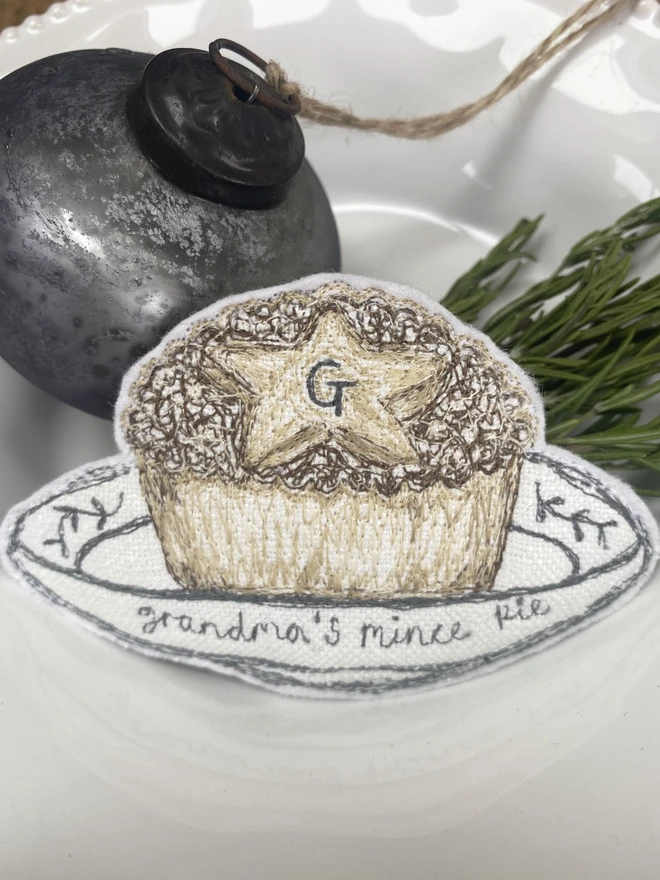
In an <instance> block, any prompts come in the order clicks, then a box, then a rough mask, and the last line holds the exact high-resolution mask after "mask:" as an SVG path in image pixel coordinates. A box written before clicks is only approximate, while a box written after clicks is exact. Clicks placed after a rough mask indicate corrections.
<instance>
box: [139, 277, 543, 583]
mask: <svg viewBox="0 0 660 880" xmlns="http://www.w3.org/2000/svg"><path fill="white" fill-rule="evenodd" d="M337 352H339V355H338V356H337V357H336V358H335V357H334V354H335V353H337ZM280 362H281V363H282V364H283V366H282V367H281V369H280V368H279V367H278V368H276V367H275V366H274V365H275V364H279V363H280ZM333 364H337V365H339V366H338V367H337V368H336V369H337V370H339V375H341V376H342V377H343V378H341V379H339V380H335V379H331V380H330V381H331V382H337V381H339V382H340V383H341V384H340V385H339V387H340V388H341V389H342V391H341V394H342V400H343V394H344V392H345V393H346V401H345V404H346V407H347V409H346V412H344V410H343V409H342V408H341V407H339V408H338V407H337V406H336V402H335V404H333V405H332V406H330V407H326V406H324V405H323V400H322V399H321V398H319V397H318V394H317V389H316V386H314V388H313V391H312V393H310V374H311V373H312V371H313V370H314V368H315V367H317V366H319V365H321V366H322V368H323V369H325V370H328V369H333V370H334V369H335V367H334V366H333ZM340 367H341V369H340ZM278 369H279V372H278ZM333 375H334V374H333ZM292 377H293V378H292ZM317 377H318V371H317V372H316V373H314V374H313V376H312V380H313V381H314V382H316V381H317ZM346 377H348V378H346ZM325 381H327V378H326V380H325ZM370 382H371V385H369V383H370ZM362 385H365V386H368V387H367V391H368V393H367V392H366V391H364V390H363V389H362V388H361V386H362ZM328 387H329V388H330V389H332V388H333V387H334V388H335V391H334V392H332V394H333V395H334V394H336V393H337V392H336V388H337V386H336V385H334V386H333V385H331V386H327V387H326V391H327V390H328ZM319 388H320V386H319ZM360 394H362V397H360ZM379 395H381V397H382V399H378V398H379ZM383 395H384V396H383ZM370 396H371V397H370ZM326 397H327V395H326ZM271 398H272V399H271ZM294 398H295V401H294V400H293V399H294ZM264 399H268V400H270V403H269V404H268V406H266V408H265V410H264V406H263V401H264ZM324 399H325V397H324ZM332 399H334V398H332ZM292 401H293V402H292ZM319 401H320V405H319ZM353 406H355V407H356V408H355V411H351V407H353ZM262 410H263V411H264V412H265V415H263V413H262V416H260V415H259V413H260V412H262ZM338 410H339V413H338ZM393 413H394V415H393ZM346 420H347V421H346ZM362 423H364V424H362ZM371 423H373V424H371ZM342 424H344V425H346V424H349V425H350V426H351V427H350V431H349V430H348V429H346V428H345V427H336V426H337V425H340V426H341V425H342ZM123 427H124V431H125V434H126V437H127V439H128V441H129V443H130V444H131V445H132V446H133V448H134V450H135V453H136V458H137V462H138V466H139V470H140V474H141V483H142V488H143V492H144V495H145V497H146V499H147V502H148V504H149V507H150V510H151V513H152V516H153V520H154V525H155V527H156V530H157V532H158V535H159V538H160V540H161V543H162V546H163V550H164V553H165V558H166V561H167V565H168V568H169V570H170V572H171V573H172V575H173V577H175V579H176V580H177V581H178V582H179V583H181V584H183V585H184V586H187V587H191V588H213V587H216V588H224V589H237V590H241V591H244V592H250V591H258V592H269V593H272V594H291V593H299V594H316V595H319V594H321V595H323V594H325V595H340V596H355V597H365V598H366V597H374V596H387V595H402V596H403V595H413V594H424V593H427V594H428V593H443V594H451V593H456V592H460V591H463V590H472V591H475V592H478V591H481V590H487V589H490V588H491V586H492V584H493V580H494V578H495V574H496V573H497V569H498V567H499V563H500V560H501V557H502V553H503V550H504V542H505V538H506V532H507V528H508V525H509V522H510V519H511V514H512V510H513V505H514V502H515V498H516V495H517V487H518V481H519V475H520V468H521V465H522V460H523V452H524V450H525V449H526V448H528V447H529V446H530V445H531V444H532V442H533V440H534V439H535V436H536V433H537V424H536V417H535V415H534V413H533V410H532V407H531V403H530V401H529V400H528V399H527V395H526V393H525V392H524V390H523V389H522V387H521V386H520V385H519V383H518V382H517V381H516V380H515V378H514V377H513V376H511V375H510V373H509V370H508V368H507V367H506V366H505V365H503V364H501V363H499V362H497V361H495V360H494V359H493V358H492V356H491V355H490V354H489V353H488V351H487V350H486V348H485V346H484V345H483V344H482V343H480V342H479V341H477V340H475V339H473V338H472V337H470V336H467V335H466V336H463V335H461V334H458V333H456V332H455V331H454V330H453V329H452V327H451V325H450V324H449V323H448V322H447V321H446V320H445V319H444V318H442V317H440V316H438V315H435V314H431V313H429V312H427V311H426V310H425V309H424V308H423V307H421V306H420V305H418V304H417V303H414V302H412V301H405V300H400V299H398V298H395V297H391V296H390V295H388V294H386V293H385V292H384V291H382V290H378V289H373V288H371V289H367V290H364V291H356V290H353V289H352V288H351V287H349V286H348V285H346V284H341V283H334V284H329V285H325V286H324V287H322V288H321V289H320V290H318V291H316V292H314V293H313V294H306V293H301V292H296V291H293V292H287V293H284V294H280V295H278V296H276V297H273V298H272V299H269V300H253V301H249V302H246V303H243V304H241V305H240V306H230V307H228V308H226V309H224V310H221V311H220V312H219V314H218V316H217V317H216V318H214V319H210V320H207V321H202V322H200V323H199V324H198V325H196V326H194V327H193V328H192V329H191V330H190V331H189V332H188V334H187V337H186V338H185V339H182V340H175V341H173V342H171V343H169V344H168V346H166V348H165V350H164V351H163V353H162V354H161V355H160V356H159V357H157V358H154V359H152V360H151V361H148V362H147V363H146V364H145V365H144V366H143V367H142V370H141V372H140V375H139V378H138V380H137V382H135V383H134V385H133V388H132V389H131V392H130V394H129V404H128V406H127V407H126V409H125V411H124V414H123ZM381 429H382V430H381ZM342 431H343V432H344V433H342ZM383 431H384V433H383ZM259 432H260V433H261V434H262V435H263V436H262V438H261V440H260V441H259V443H260V444H261V445H259V443H258V444H257V453H258V454H254V450H253V448H252V447H251V445H250V444H251V442H252V440H251V434H252V435H254V434H256V433H259ZM356 437H357V440H356ZM374 438H375V440H374ZM252 446H254V443H252ZM271 447H272V448H271Z"/></svg>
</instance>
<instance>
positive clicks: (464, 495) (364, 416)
mask: <svg viewBox="0 0 660 880" xmlns="http://www.w3.org/2000/svg"><path fill="white" fill-rule="evenodd" d="M115 426H116V436H117V441H118V445H119V447H120V449H121V454H120V455H118V456H115V457H113V458H110V459H106V460H105V461H101V462H96V463H93V464H90V465H88V466H87V467H84V468H82V469H80V470H78V471H75V472H73V473H71V474H68V475H67V476H65V477H64V478H62V479H61V480H59V481H58V482H57V483H54V484H52V485H50V486H48V487H46V488H45V489H44V490H42V491H41V492H39V493H37V494H36V495H35V496H33V497H32V498H31V499H29V500H28V501H27V502H25V503H23V504H20V505H18V506H17V507H16V508H14V509H13V510H12V511H11V512H10V513H9V515H8V516H7V518H6V520H5V522H4V524H3V527H2V543H3V547H4V560H5V565H6V567H7V568H8V570H9V571H10V572H12V573H13V574H14V575H15V577H16V578H17V579H18V580H19V581H21V582H23V583H24V584H25V585H26V586H27V587H29V588H30V589H31V590H33V591H35V592H36V593H38V594H40V595H41V596H43V597H44V598H46V599H48V600H49V601H51V602H52V603H53V604H55V605H57V606H59V607H61V608H63V609H65V610H66V611H68V612H69V613H70V614H71V615H73V616H74V617H75V618H77V619H78V620H80V621H81V622H83V623H85V624H87V625H88V626H90V627H91V628H93V629H94V630H95V631H97V632H98V633H100V634H101V635H104V636H106V637H108V638H111V639H114V640H116V641H118V642H119V643H121V644H122V645H124V646H126V647H129V648H132V649H134V650H136V651H141V652H143V653H144V654H147V655H149V656H153V657H160V658H165V659H170V660H176V661H179V662H183V663H188V664H191V665H193V666H200V667H205V668H209V669H214V670H218V671H221V672H225V673H228V674H231V675H235V676H238V677H240V678H244V679H247V680H249V681H252V682H256V683H259V684H262V685H264V686H266V687H269V688H273V689H277V690H280V691H283V692H286V693H292V694H293V693H295V694H303V695H310V696H330V697H338V696H364V695H369V694H379V693H383V692H387V691H399V690H401V689H403V688H411V687H417V688H422V687H430V686H433V685H437V684H442V683H447V682H453V681H455V680H457V679H458V678H460V677H466V676H469V675H474V674H477V673H480V672H483V671H486V670H491V669H494V668H496V667H498V666H502V665H504V664H506V663H509V662H511V661H513V660H515V659H517V658H519V657H521V656H523V655H525V654H529V653H531V652H534V651H538V650H540V649H542V648H544V647H546V646H549V645H551V644H553V643H554V642H557V641H558V640H560V639H561V638H563V637H564V636H565V635H568V634H569V633H571V632H575V631H577V630H579V629H581V628H583V627H584V626H586V625H588V624H589V623H591V622H593V621H595V620H597V619H598V618H599V617H601V616H603V615H604V614H606V613H609V612H610V611H612V610H614V609H616V608H617V607H619V606H620V605H622V604H623V603H624V602H625V601H627V600H628V599H630V598H631V597H632V596H633V595H634V593H635V592H636V591H637V590H639V589H640V587H642V586H643V585H644V584H645V583H646V581H647V580H648V579H649V577H650V575H651V573H652V571H653V568H654V565H655V562H656V559H657V555H658V548H659V546H660V540H659V536H658V529H657V526H656V524H655V521H654V520H653V518H652V517H651V515H650V513H649V511H648V510H647V508H646V506H645V505H644V504H643V503H642V502H641V501H640V500H639V499H638V498H637V496H636V495H635V494H634V493H633V492H632V491H631V490H630V489H629V488H628V487H627V486H625V485H624V484H623V483H621V482H619V481H618V480H616V479H614V478H613V477H611V476H608V475H606V474H605V473H603V472H602V471H600V470H598V469H597V468H595V467H593V466H592V465H589V464H587V463H586V462H584V461H582V460H581V459H579V458H577V457H575V456H572V455H570V454H568V453H566V452H564V451H561V450H559V449H556V448H553V447H551V446H546V445H545V441H544V424H543V406H542V402H541V399H540V397H539V394H538V392H537V390H536V389H535V388H534V386H533V384H532V382H531V381H530V380H529V378H528V377H527V376H526V375H525V374H524V373H523V372H522V371H521V370H520V369H519V368H518V367H517V366H516V365H515V364H514V363H513V362H512V361H511V360H510V359H508V358H507V357H506V356H505V355H504V354H503V353H502V352H500V351H498V350H497V349H496V348H495V347H494V345H493V344H492V343H491V342H490V341H489V340H488V339H487V338H486V337H484V336H483V335H482V334H480V333H478V332H477V331H475V330H473V329H472V328H470V327H467V326H465V325H463V324H461V323H460V322H459V321H457V320H456V319H455V318H454V317H453V316H452V315H450V314H449V313H448V312H446V311H445V310H444V309H443V308H442V307H441V306H439V305H437V304H436V303H434V302H432V301H431V300H429V299H427V298H426V297H424V296H422V295H421V294H419V293H417V292H415V291H413V290H411V289H410V288H406V287H400V286H397V285H393V284H386V283H383V282H375V281H372V280H370V279H364V278H357V277H352V276H341V275H337V276H315V277H312V278H308V279H305V280H303V281H299V282H296V283H294V284H290V285H285V286H282V287H277V288H272V289H269V290H264V291H258V292H254V293H249V294H243V295H240V296H237V297H233V298H230V299H226V300H223V301H222V302H220V303H218V304H217V305H215V306H213V308H211V309H208V310H206V311H205V312H202V313H200V314H198V315H197V316H195V317H194V318H193V319H191V320H188V321H186V322H184V323H183V324H181V325H180V326H179V327H178V328H177V329H176V330H175V331H174V332H172V333H171V334H169V336H168V337H167V338H166V339H165V340H164V341H163V343H162V344H161V345H159V346H158V347H157V348H156V349H155V350H154V351H153V352H151V353H150V354H148V355H147V356H146V357H144V358H143V359H142V360H141V361H140V362H139V363H138V364H137V365H136V366H135V367H133V368H132V369H131V371H130V372H129V373H128V375H127V376H126V377H125V380H124V384H123V387H122V392H121V395H120V398H119V402H118V405H117V414H116V422H115Z"/></svg>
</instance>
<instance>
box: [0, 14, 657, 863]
mask: <svg viewBox="0 0 660 880" xmlns="http://www.w3.org/2000/svg"><path fill="white" fill-rule="evenodd" d="M577 5H578V3H577V0H575V2H572V0H571V2H568V0H561V2H559V0H557V2H554V0H552V2H550V0H536V2H533V0H497V2H493V0H361V2H358V0H314V2H311V0H307V2H302V0H295V2H294V0H251V2H248V0H232V2H231V3H230V2H229V0H226V2H220V0H187V2H160V3H147V2H144V0H142V2H135V0H96V2H94V3H93V4H91V6H90V4H89V3H88V2H86V0H76V2H73V3H66V4H58V6H57V7H56V8H54V10H53V12H52V13H51V14H50V15H49V16H48V17H46V18H45V19H44V20H39V19H33V20H31V21H29V22H28V23H27V24H26V26H25V27H23V28H22V29H20V30H18V31H12V32H10V33H9V34H8V35H6V36H5V38H4V40H3V42H2V53H1V58H2V62H1V63H2V66H3V70H4V71H7V70H10V69H12V68H14V67H16V66H19V65H20V64H22V63H25V62H27V61H29V60H32V59H33V58H36V57H39V56H42V55H46V54H50V53H53V52H56V51H61V50H64V49H69V48H85V47H92V46H111V45H115V46H116V45H119V46H124V47H127V48H134V49H142V50H150V51H158V50H160V49H162V48H166V47H168V46H170V45H195V46H200V47H203V46H205V45H206V44H207V43H208V42H209V41H210V39H211V38H214V37H219V36H228V37H231V38H233V39H236V40H238V41H242V42H244V43H246V44H247V45H249V46H250V47H251V48H252V49H254V50H255V51H257V52H258V53H260V54H262V55H265V56H267V57H270V56H272V57H276V58H277V59H278V60H280V61H281V62H282V63H283V64H284V65H285V66H287V67H289V68H290V70H291V72H292V73H293V74H294V75H296V76H298V77H299V78H300V79H301V80H302V81H304V82H305V83H306V84H309V85H313V86H316V89H317V93H318V94H319V95H320V96H321V97H332V98H334V99H337V100H347V98H348V97H350V98H351V100H352V103H353V105H354V109H355V110H356V111H359V112H368V113H372V114H379V113H387V114H390V113H416V112H432V111H435V110H438V109H447V108H449V107H451V106H455V105H458V104H460V103H461V102H463V101H466V100H471V99H473V98H475V97H477V96H478V95H480V94H482V93H483V92H484V91H485V90H487V89H489V88H490V87H491V86H492V85H493V84H494V83H495V82H496V81H498V80H499V79H500V78H501V77H502V76H503V75H504V74H505V73H506V72H507V71H508V70H510V69H511V67H512V66H513V65H514V64H515V63H516V61H518V60H519V59H520V58H521V57H522V55H523V54H524V53H525V52H526V51H527V50H528V49H530V48H531V46H532V45H533V44H534V43H535V42H536V41H537V40H539V39H540V38H542V37H543V36H545V35H546V33H548V32H549V31H550V30H551V29H552V28H553V27H554V26H555V25H556V24H557V23H558V21H559V19H560V17H561V16H562V15H563V14H565V13H568V12H570V11H572V10H574V9H575V8H576V7H577ZM659 50H660V10H658V6H657V3H656V2H655V0H642V2H641V3H640V4H639V5H638V8H637V11H636V12H635V13H634V15H633V16H632V17H631V18H630V19H629V20H628V21H627V22H625V23H622V24H620V25H617V26H616V27H615V28H612V29H610V30H608V31H607V32H604V33H601V34H600V35H598V36H597V37H592V38H590V39H589V40H588V41H587V44H586V45H585V47H584V48H583V49H581V50H580V51H578V52H573V53H571V54H570V56H569V57H568V58H567V59H566V60H565V61H562V62H560V63H559V64H558V65H555V66H554V69H553V70H552V71H550V72H547V73H546V74H545V75H543V76H539V75H537V76H535V79H534V81H533V82H532V83H530V84H528V85H527V86H525V87H524V88H523V89H521V90H520V92H519V93H517V94H516V95H514V96H512V97H510V98H509V99H507V100H506V101H505V102H504V103H503V104H502V105H501V106H499V107H497V108H495V109H494V110H493V111H491V112H489V113H488V114H487V115H486V116H484V117H483V118H481V119H479V120H477V121H476V122H474V123H472V124H471V125H470V126H469V127H467V128H466V129H464V130H462V131H458V132H456V133H454V134H452V135H450V136H448V137H446V138H444V139H442V140H441V141H440V142H438V143H433V144H399V143H397V142H395V141H387V140H378V139H377V138H375V137H369V136H355V135H352V136H348V135H346V134H345V133H343V132H337V131H310V132H308V134H307V141H308V148H309V150H308V151H309V156H310V158H311V160H312V162H313V164H314V165H315V166H316V168H317V170H318V171H319V173H320V174H321V177H322V179H323V180H324V182H325V183H326V185H327V186H328V189H329V191H330V194H331V197H332V199H333V202H334V204H335V205H336V207H337V210H338V217H339V222H340V227H341V232H342V235H343V243H344V268H345V270H346V271H351V272H356V273H363V274H370V275H376V276H382V277H386V278H388V279H390V280H393V281H407V282H411V283H413V284H414V285H416V286H418V287H420V288H421V289H423V290H426V291H427V292H429V293H431V294H432V295H434V296H436V297H439V296H440V295H441V294H442V292H443V290H444V289H446V287H447V285H448V284H449V283H450V282H451V281H452V280H453V278H454V277H455V276H456V274H457V273H459V272H460V271H461V270H463V269H464V268H467V267H468V266H469V265H470V263H471V262H472V261H473V260H474V259H475V258H476V257H478V256H479V255H480V254H482V253H483V251H484V249H485V247H487V245H488V243H489V242H492V241H493V240H494V238H495V237H496V236H498V235H500V234H501V233H503V232H504V231H505V230H506V229H508V228H509V227H511V226H512V225H513V223H514V222H515V221H516V220H517V219H518V218H519V217H520V216H522V215H523V214H526V215H534V214H536V213H538V212H540V211H545V212H546V215H547V219H546V222H545V227H544V228H545V233H544V235H543V236H542V244H543V259H542V261H541V265H540V267H539V270H538V271H541V270H542V269H544V268H548V267H550V266H551V265H552V264H553V263H554V262H555V261H556V259H557V257H558V256H559V255H560V253H561V251H562V250H563V249H564V248H565V247H566V246H567V245H568V244H570V243H571V241H572V240H573V239H575V238H576V237H577V236H579V235H582V234H584V233H586V232H588V231H589V230H591V229H592V228H595V227H597V226H599V225H602V224H604V223H606V222H609V221H610V220H611V219H613V218H614V217H615V216H616V215H617V214H619V213H620V212H622V211H623V210H625V209H627V208H629V207H632V206H633V205H634V204H635V203H637V202H638V201H639V200H641V199H645V198H648V197H650V196H652V195H654V194H657V192H658V189H657V187H658V186H660V167H659V165H658V158H657V157H658V155H660V115H659V113H660V60H659V59H660V51H659ZM655 265H656V267H657V266H658V262H657V261H656V263H655ZM650 269H651V264H650V263H647V265H646V267H645V269H644V271H645V272H649V271H650ZM112 451H113V449H112V442H111V432H110V428H109V426H108V425H104V424H102V423H101V422H99V421H96V420H94V419H92V418H90V417H87V416H84V415H82V414H78V413H74V412H73V411H72V410H69V409H67V408H66V407H64V406H61V405H59V404H57V403H55V402H54V401H51V400H48V399H47V398H46V397H45V396H44V395H42V394H40V393H39V392H37V391H36V390H34V389H31V388H30V387H29V386H28V385H27V383H25V382H24V381H23V380H21V379H20V378H19V377H17V376H16V375H15V374H14V373H13V372H12V371H11V370H9V368H7V367H2V368H1V369H0V493H1V494H0V505H1V506H2V507H3V508H4V509H6V508H7V507H9V506H10V504H12V503H14V502H15V501H17V500H19V499H20V498H22V497H24V496H25V495H27V494H29V493H30V492H31V491H33V490H34V489H36V488H37V487H38V486H39V485H40V484H41V483H43V482H45V481H47V480H50V479H52V478H54V477H56V476H57V475H58V474H59V473H60V472H61V471H63V470H66V469H68V468H69V467H72V466H74V465H76V464H81V463H83V462H84V461H86V460H89V459H97V458H101V457H103V456H104V455H106V454H110V453H111V452H112ZM659 625H660V582H658V581H657V580H656V581H655V582H654V583H653V584H652V585H651V586H650V587H649V588H648V589H647V590H646V591H645V593H644V594H642V595H641V596H640V597H638V598H637V599H636V600H635V601H634V602H633V603H632V604H631V605H629V606H628V607H626V608H625V609H623V610H622V611H621V612H620V613H619V614H618V615H616V616H614V617H611V618H608V619H607V620H605V621H604V622H602V623H600V624H598V625H597V626H595V627H593V628H592V629H590V630H589V631H587V632H586V633H583V634H582V635H580V636H579V637H576V638H575V639H572V640H570V641H568V642H565V643H563V644H562V645H561V646H559V647H558V648H555V649H553V650H550V651H547V652H545V653H543V654H541V655H539V656H537V657H534V658H531V659H528V660H526V661H525V662H524V663H521V664H518V665H517V666H514V667H511V668H510V669H508V670H505V671H502V672H499V673H496V674H494V675H492V676H487V677H484V678H482V679H479V680H476V681H474V682H468V683H467V684H461V685H459V686H456V687H453V688H448V689H445V690H442V691H438V692H436V693H433V694H429V695H425V696H419V697H412V696H411V697H403V698H391V699H388V700H384V701H379V702H371V703H368V704H354V703H352V704H319V703H314V702H298V701H294V700H286V699H284V698H282V697H277V696H274V695H270V694H267V693H264V692H262V691H259V690H257V689H254V688H250V687H247V686H245V685H242V684H240V683H236V682H231V681H227V680H224V679H221V678H219V677H216V676H213V675H211V674H204V673H200V672H196V671H192V670H185V669H181V668H177V667H173V666H170V665H166V664H164V663H157V662H149V661H146V660H143V659H142V658H140V657H137V656H134V655H131V654H128V653H126V652H123V651H122V650H120V649H119V648H117V647H115V646H113V645H111V644H108V643H106V642H103V641H102V640H100V639H98V638H95V637H94V636H92V635H91V634H87V633H85V632H83V631H82V630H80V629H79V628H75V627H73V626H70V625H69V624H68V623H67V622H66V621H64V620H62V619H61V618H60V617H58V616H56V615H54V614H53V612H52V610H51V609H49V608H47V607H45V606H42V605H40V604H38V603H36V602H35V601H34V600H33V599H32V598H31V597H29V596H24V595H23V594H21V593H18V592H15V591H13V590H12V588H11V586H10V584H9V583H8V581H7V580H6V579H5V581H3V584H2V606H1V610H0V713H2V714H1V715H0V718H1V723H0V746H1V748H0V790H1V791H2V797H0V876H2V877H3V880H4V878H10V880H14V878H21V880H23V878H30V880H33V878H36V880H41V878H48V880H56V878H67V880H68V878H81V880H82V878H85V880H87V878H115V877H118V876H123V877H125V878H134V877H135V878H138V877H140V878H141V877H145V876H146V877H158V878H163V880H170V878H172V880H174V878H188V877H195V878H200V880H206V878H209V880H211V878H216V877H223V878H227V880H234V878H237V880H239V878H240V880H242V878H250V880H260V878H268V880H279V878H282V880H284V878H286V880H309V878H314V880H317V878H318V880H330V878H332V880H335V878H360V880H372V878H373V880H376V878H379V880H382V878H399V877H402V876H405V877H410V878H415V880H417V878H420V880H421V878H424V880H425V878H435V877H439V876H446V877H451V878H458V880H462V878H470V880H471V878H478V877H488V878H489V880H499V878H502V880H504V878H506V880H511V878H522V877H525V878H527V877H529V878H533V880H555V878H556V877H558V876H560V875H561V876H565V877H568V878H580V880H581V878H599V880H601V878H607V880H609V878H612V880H613V878H619V877H622V876H626V877H629V878H634V880H639V878H654V877H656V876H657V863H658V859H659V858H660V843H659V842H658V836H657V833H656V832H657V827H658V823H659V821H660V815H659V813H660V797H659V796H658V792H659V791H660V760H659V758H660V746H659V745H658V730H660V657H659V654H660V640H659V639H658V631H659Z"/></svg>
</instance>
